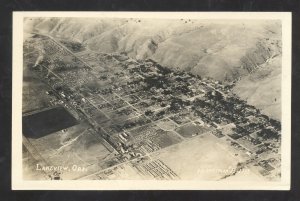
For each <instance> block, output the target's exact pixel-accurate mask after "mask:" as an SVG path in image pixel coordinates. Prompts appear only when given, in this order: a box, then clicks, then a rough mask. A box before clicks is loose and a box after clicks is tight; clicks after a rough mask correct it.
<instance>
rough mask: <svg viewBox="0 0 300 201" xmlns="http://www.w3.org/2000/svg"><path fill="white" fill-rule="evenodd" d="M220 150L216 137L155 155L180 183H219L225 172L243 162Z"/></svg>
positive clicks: (168, 149) (192, 140)
mask: <svg viewBox="0 0 300 201" xmlns="http://www.w3.org/2000/svg"><path fill="white" fill-rule="evenodd" d="M217 142H220V143H217ZM222 146H223V144H221V141H218V139H217V138H216V137H214V136H212V135H210V134H205V135H201V136H197V137H195V138H193V139H191V140H186V141H183V142H182V143H179V144H177V145H174V146H172V147H170V148H166V149H163V150H162V151H160V153H159V154H157V155H156V154H155V155H156V157H157V158H158V159H160V160H162V161H163V162H164V163H165V164H166V165H167V166H168V167H170V168H171V169H172V170H173V171H174V172H175V173H176V174H177V175H178V176H179V177H180V178H181V179H187V180H219V179H221V178H222V177H224V176H225V175H226V170H228V169H230V168H234V167H235V166H236V165H237V163H238V162H240V161H243V158H241V157H239V156H234V154H233V153H232V152H231V151H230V149H229V150H226V149H224V147H222Z"/></svg>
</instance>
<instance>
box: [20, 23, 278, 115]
mask: <svg viewBox="0 0 300 201" xmlns="http://www.w3.org/2000/svg"><path fill="white" fill-rule="evenodd" d="M25 25H26V26H25V27H26V31H30V30H31V31H36V32H42V33H46V34H49V35H52V36H54V37H59V38H67V39H72V40H76V41H78V42H81V43H83V44H84V45H85V46H86V47H87V48H88V49H91V50H93V51H98V52H105V53H113V52H119V53H120V52H126V53H127V54H128V56H130V57H132V58H135V59H147V58H151V59H153V60H155V61H157V62H158V63H160V64H161V65H163V66H167V67H169V68H173V69H178V70H184V71H190V72H192V73H193V74H198V75H200V76H202V77H212V78H214V79H217V80H221V81H224V80H226V81H234V80H239V81H238V82H237V85H236V87H235V89H234V92H235V93H236V94H237V95H238V96H240V97H241V98H243V99H244V100H247V101H248V102H249V104H253V105H255V106H257V107H259V108H261V109H263V111H264V112H266V113H267V114H269V113H270V112H271V113H274V114H273V116H274V117H275V118H276V119H280V110H279V109H280V96H279V94H280V85H279V86H277V85H278V83H280V82H279V81H280V76H281V71H280V70H281V68H280V67H281V65H280V62H281V60H280V59H279V58H281V57H280V55H281V26H280V22H279V21H247V22H245V21H239V20H236V21H224V20H223V21H220V20H219V21H208V20H192V19H174V20H167V19H162V20H151V19H105V18H101V19H96V18H79V19H75V18H43V19H29V18H28V19H26V20H25ZM273 57H274V58H273ZM275 58H277V59H275ZM276 69H277V70H276ZM266 72H268V76H263V75H264V73H266ZM266 90H267V91H266ZM266 93H267V94H266ZM278 96H279V97H278ZM269 97H270V99H274V100H275V97H276V103H273V102H272V101H271V100H269ZM271 97H272V98H271ZM278 108H279V109H278ZM274 111H275V112H274ZM276 111H277V112H276Z"/></svg>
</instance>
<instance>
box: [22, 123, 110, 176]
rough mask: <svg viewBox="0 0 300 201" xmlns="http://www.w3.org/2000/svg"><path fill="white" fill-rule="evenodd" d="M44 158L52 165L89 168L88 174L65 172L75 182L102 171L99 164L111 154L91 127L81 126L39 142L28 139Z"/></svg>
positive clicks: (48, 136) (84, 124) (82, 124)
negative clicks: (79, 178)
mask: <svg viewBox="0 0 300 201" xmlns="http://www.w3.org/2000/svg"><path fill="white" fill-rule="evenodd" d="M28 140H29V142H30V144H31V146H32V147H33V148H34V149H35V150H37V152H38V153H39V154H40V155H41V157H42V158H43V159H44V160H46V161H48V162H49V164H50V165H53V166H66V167H72V166H73V165H77V166H80V167H85V168H87V171H85V172H80V171H79V172H73V171H70V172H68V171H64V172H63V174H62V178H63V179H67V178H68V179H74V178H76V177H81V176H84V175H86V174H91V173H93V172H96V171H99V166H98V163H99V161H102V160H104V158H105V157H107V156H108V155H109V154H110V153H111V152H110V151H109V150H108V148H107V147H105V146H104V145H103V142H102V141H101V140H102V139H101V138H99V137H97V134H94V133H92V131H90V129H89V125H88V124H86V123H84V122H83V123H81V124H78V125H75V126H73V127H70V128H68V129H67V131H65V132H64V133H63V132H56V133H52V134H50V135H47V136H44V137H41V138H39V139H28Z"/></svg>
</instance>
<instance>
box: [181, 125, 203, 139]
mask: <svg viewBox="0 0 300 201" xmlns="http://www.w3.org/2000/svg"><path fill="white" fill-rule="evenodd" d="M176 131H177V132H178V133H179V134H180V135H182V136H183V137H185V138H189V137H193V136H195V135H199V134H202V133H205V132H207V131H209V129H208V128H205V127H202V126H199V125H195V124H193V123H189V124H185V125H183V126H181V127H179V128H177V129H176Z"/></svg>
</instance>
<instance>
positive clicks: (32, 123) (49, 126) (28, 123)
mask: <svg viewBox="0 0 300 201" xmlns="http://www.w3.org/2000/svg"><path fill="white" fill-rule="evenodd" d="M75 124H77V120H76V119H75V118H74V117H73V116H72V115H71V114H70V113H69V112H68V111H67V110H66V109H65V108H63V107H56V108H52V109H49V110H44V111H42V112H38V113H35V114H31V115H28V116H23V134H24V135H25V136H26V137H29V138H40V137H43V136H45V135H48V134H50V133H53V132H56V131H60V130H63V129H65V128H68V127H71V126H73V125H75Z"/></svg>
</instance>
